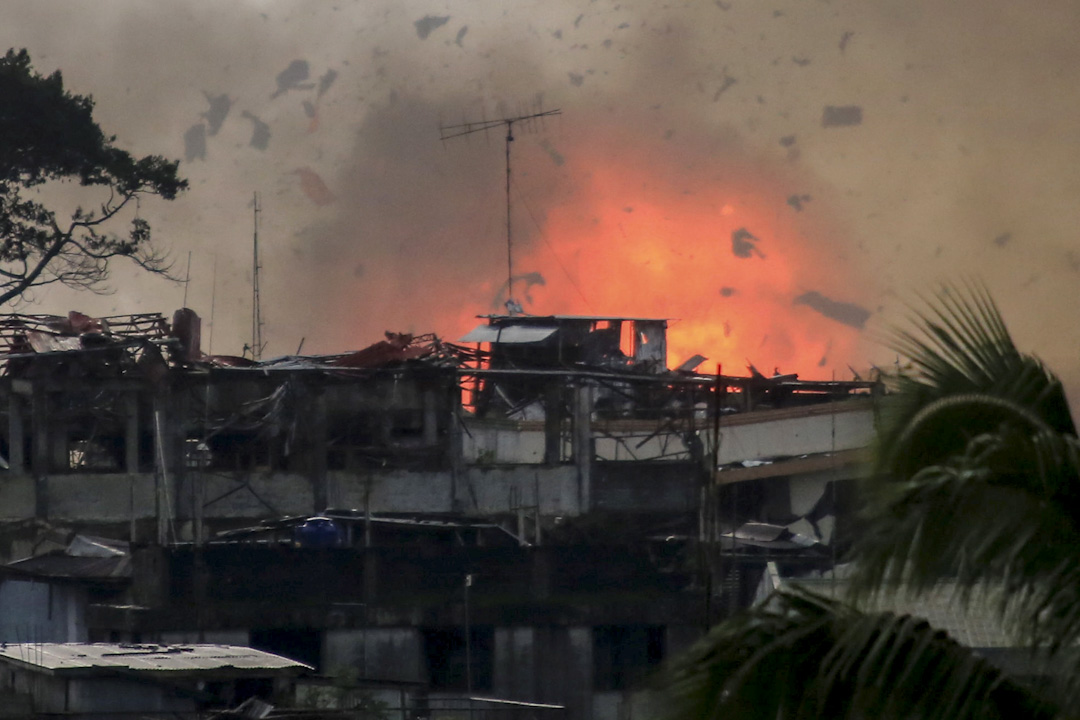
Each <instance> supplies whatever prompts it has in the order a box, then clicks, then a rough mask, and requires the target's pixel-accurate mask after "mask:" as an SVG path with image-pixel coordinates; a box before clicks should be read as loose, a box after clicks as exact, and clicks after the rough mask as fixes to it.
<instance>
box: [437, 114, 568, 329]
mask: <svg viewBox="0 0 1080 720" xmlns="http://www.w3.org/2000/svg"><path fill="white" fill-rule="evenodd" d="M561 114H562V110H545V111H542V112H535V113H532V114H531V115H518V116H516V117H504V118H497V119H495V120H481V121H479V122H467V123H462V124H461V125H445V126H440V127H439V139H440V140H450V139H451V138H456V137H462V136H464V135H472V134H473V133H478V132H486V131H487V130H491V129H492V128H496V127H498V126H500V125H505V126H506V309H507V311H508V313H509V314H510V315H513V314H515V313H520V312H522V309H521V303H519V302H517V301H516V300H514V240H513V224H512V221H511V213H510V143H512V142H514V123H531V122H533V121H535V120H539V119H541V118H545V117H550V116H552V115H561Z"/></svg>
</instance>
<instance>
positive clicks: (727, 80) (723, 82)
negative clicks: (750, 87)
mask: <svg viewBox="0 0 1080 720" xmlns="http://www.w3.org/2000/svg"><path fill="white" fill-rule="evenodd" d="M737 82H739V81H738V80H736V79H735V78H733V77H731V76H730V75H728V74H727V68H724V75H723V77H722V78H721V79H720V87H719V88H717V90H716V93H715V94H714V95H713V98H712V99H713V102H716V101H717V100H719V99H720V96H721V95H723V94H724V93H725V92H727V89H728V88H729V87H731V86H732V85H734V84H735V83H737Z"/></svg>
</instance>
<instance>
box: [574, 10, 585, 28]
mask: <svg viewBox="0 0 1080 720" xmlns="http://www.w3.org/2000/svg"><path fill="white" fill-rule="evenodd" d="M583 17H585V13H582V14H581V15H578V16H577V18H575V19H574V27H575V28H576V27H577V26H578V23H580V22H581V19H582V18H583Z"/></svg>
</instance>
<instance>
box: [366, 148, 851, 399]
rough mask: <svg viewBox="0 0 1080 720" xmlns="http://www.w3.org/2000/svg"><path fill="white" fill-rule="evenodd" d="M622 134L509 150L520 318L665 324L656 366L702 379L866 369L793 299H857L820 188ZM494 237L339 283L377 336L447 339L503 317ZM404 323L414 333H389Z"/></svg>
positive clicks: (843, 340)
mask: <svg viewBox="0 0 1080 720" xmlns="http://www.w3.org/2000/svg"><path fill="white" fill-rule="evenodd" d="M635 133H636V139H634V140H632V141H631V140H630V138H629V136H630V135H632V134H635ZM622 134H623V135H624V136H625V137H622V138H621V139H620V137H619V131H618V130H614V131H612V133H611V135H610V138H609V139H608V140H607V141H606V142H604V143H593V144H591V145H589V146H584V147H581V146H577V147H575V146H572V145H571V143H569V142H567V143H565V144H566V147H560V153H562V154H563V155H565V157H566V158H568V159H567V160H566V161H565V163H560V164H558V166H557V167H556V166H555V165H553V164H552V159H551V156H550V154H549V152H548V151H547V150H546V149H545V148H544V147H543V143H542V142H535V143H533V144H531V145H529V144H526V143H522V144H521V145H520V147H521V151H520V154H517V155H515V162H517V167H518V168H521V171H520V174H519V175H515V176H514V177H515V180H514V182H515V185H514V187H515V191H514V194H513V195H512V197H513V199H514V203H513V207H514V227H515V230H514V238H515V242H514V257H513V267H514V275H515V282H514V296H515V299H516V300H518V301H519V302H521V303H522V305H523V306H524V309H525V312H527V313H530V314H534V315H552V314H568V315H593V316H618V317H644V318H668V319H670V323H669V330H668V363H669V366H676V367H677V366H678V365H679V364H681V363H682V362H683V361H684V360H686V359H688V358H690V357H691V356H693V355H695V354H700V355H703V356H705V357H707V358H708V360H707V361H706V362H705V363H703V364H702V365H701V366H700V369H701V370H702V371H705V372H714V371H715V370H716V367H717V365H718V364H720V365H722V366H723V371H724V372H725V373H727V374H736V375H742V374H745V372H746V366H747V363H753V365H754V366H755V367H756V368H757V369H758V370H759V371H760V372H762V373H764V374H766V375H769V374H772V373H773V371H774V370H779V371H780V372H781V373H785V374H786V373H798V374H799V376H800V377H802V378H804V379H813V378H817V379H829V378H830V376H832V375H833V373H834V372H835V376H836V377H848V370H847V365H848V364H851V365H854V366H859V365H862V364H864V363H863V362H861V361H860V360H858V359H857V358H858V356H857V355H856V354H855V353H856V351H857V349H858V343H859V337H860V332H859V330H858V329H856V328H854V327H850V326H848V325H845V324H843V323H841V322H838V321H836V320H833V319H829V318H828V317H825V316H824V315H822V314H820V313H819V312H818V311H816V310H814V309H813V308H812V307H810V306H809V305H807V304H805V303H803V304H797V303H795V299H796V298H797V297H799V296H800V295H802V294H803V293H807V292H811V291H813V292H817V293H820V294H821V295H822V296H826V297H828V298H830V299H832V300H836V301H840V302H849V303H850V302H854V303H857V302H858V301H859V299H860V298H861V297H865V296H866V293H865V292H863V290H862V286H861V283H862V282H863V280H862V279H861V278H860V277H859V276H858V275H857V274H856V273H854V272H853V270H852V269H851V267H850V266H849V265H848V264H847V263H846V262H845V261H844V255H845V254H846V252H847V248H848V241H847V239H846V237H845V233H844V231H843V229H842V227H841V226H840V225H839V224H838V223H837V222H835V221H834V220H833V217H834V215H835V213H832V212H830V203H829V200H828V196H829V189H828V188H827V187H823V186H822V185H821V183H819V182H815V181H814V180H813V179H809V178H806V177H802V176H801V175H800V174H799V172H798V170H797V168H795V167H794V166H792V165H791V164H790V163H787V162H784V161H783V160H782V159H773V160H770V159H768V158H765V159H762V158H760V157H752V156H750V155H749V154H748V153H746V152H745V151H741V150H733V149H731V148H724V147H720V148H716V147H713V148H712V150H710V151H709V152H708V154H707V156H705V155H703V157H700V158H699V157H690V158H688V157H685V156H682V157H679V156H677V155H676V151H675V150H673V149H672V148H673V147H674V146H673V145H672V144H670V143H664V142H659V143H656V144H653V145H651V146H649V145H648V144H647V143H643V142H642V141H641V138H640V131H634V130H626V131H624V132H623V133H622ZM714 145H715V143H714ZM690 146H693V144H692V143H686V144H684V147H690ZM514 151H515V153H518V152H519V151H518V148H517V147H515V148H514ZM544 166H546V168H545V167H544ZM492 189H493V188H492ZM530 191H531V193H530ZM792 196H794V197H795V198H796V199H797V201H796V202H795V203H794V204H791V203H789V199H790V198H791V197H792ZM499 200H500V198H499V197H498V196H497V195H494V196H492V199H491V202H490V204H491V206H492V207H493V208H498V207H499V205H500V204H501V203H500V202H499ZM796 206H798V207H796ZM503 227H504V226H503ZM501 229H502V228H500V227H499V225H498V224H495V223H494V222H493V223H492V224H491V225H489V226H488V228H487V231H486V232H485V233H484V235H486V236H487V237H486V238H485V239H483V240H482V241H479V242H478V243H477V244H476V245H475V246H474V247H481V248H483V249H482V250H481V251H480V252H479V253H476V252H475V251H473V254H471V255H469V258H470V262H461V261H459V260H457V259H456V256H458V255H462V256H465V255H466V254H467V253H466V252H465V251H464V250H460V251H459V250H453V252H451V251H450V250H448V249H446V248H443V247H442V246H440V249H439V250H438V253H436V252H435V251H432V250H431V249H430V248H429V249H428V250H427V251H425V252H414V251H412V250H404V249H403V250H402V252H400V253H398V256H397V260H396V261H397V262H398V263H400V264H399V265H398V266H395V265H392V264H388V265H387V266H386V268H384V269H382V270H380V271H379V272H378V273H371V274H370V275H365V276H364V281H363V282H362V283H356V284H355V285H354V286H353V287H352V288H351V293H353V295H354V299H353V301H352V303H353V306H355V307H363V308H365V313H364V314H365V316H368V317H372V318H377V319H378V322H380V323H382V327H381V329H388V328H391V329H397V330H400V329H408V330H410V331H412V330H415V331H418V332H428V331H434V332H436V333H437V334H439V335H440V336H443V337H446V338H448V339H451V340H455V339H457V338H459V337H461V336H462V335H464V334H465V333H466V332H468V330H470V329H472V328H473V327H475V325H476V324H477V320H476V315H482V314H488V313H496V314H502V313H505V307H504V305H503V303H504V302H505V300H506V255H505V252H506V245H505V235H502V233H501V232H500V230H501ZM500 236H501V237H500ZM445 237H447V238H448V245H447V247H451V248H452V247H457V246H456V245H454V243H456V242H462V243H463V242H464V241H461V240H460V238H463V237H464V238H468V237H469V233H468V230H467V229H466V228H464V227H453V228H448V229H447V230H446V233H445ZM473 237H475V234H474V235H473ZM410 247H411V246H410ZM736 251H738V252H736ZM387 261H388V262H389V258H388V259H387ZM406 269H407V271H406ZM397 270H400V272H399V271H397ZM403 276H407V277H408V278H409V280H408V285H407V286H406V285H403V281H402V280H401V278H402V277H403ZM433 297H434V298H436V300H435V301H433V299H432V298H433ZM410 319H411V321H413V322H416V323H417V324H415V325H408V324H402V323H408V322H409V321H410ZM394 323H398V324H396V325H395V324H394Z"/></svg>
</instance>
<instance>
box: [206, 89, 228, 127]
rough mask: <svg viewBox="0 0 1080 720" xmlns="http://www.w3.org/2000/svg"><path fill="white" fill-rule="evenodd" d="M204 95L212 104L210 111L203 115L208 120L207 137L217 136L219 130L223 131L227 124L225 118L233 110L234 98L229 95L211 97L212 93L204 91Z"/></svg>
mask: <svg viewBox="0 0 1080 720" xmlns="http://www.w3.org/2000/svg"><path fill="white" fill-rule="evenodd" d="M203 95H205V96H206V101H207V102H208V103H210V109H209V110H207V111H206V112H204V113H203V114H202V116H203V118H205V119H206V124H207V129H206V133H207V135H217V134H218V130H220V129H221V126H222V124H223V123H224V122H225V118H226V117H228V115H229V110H230V109H231V108H232V98H230V97H229V96H228V95H211V94H210V93H208V92H206V91H205V90H204V91H203Z"/></svg>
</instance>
